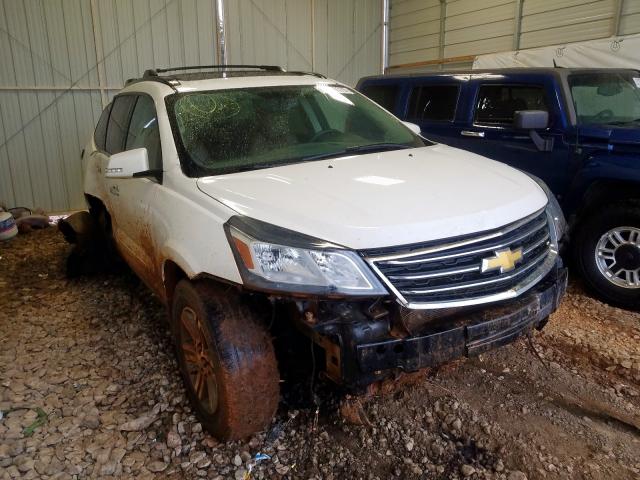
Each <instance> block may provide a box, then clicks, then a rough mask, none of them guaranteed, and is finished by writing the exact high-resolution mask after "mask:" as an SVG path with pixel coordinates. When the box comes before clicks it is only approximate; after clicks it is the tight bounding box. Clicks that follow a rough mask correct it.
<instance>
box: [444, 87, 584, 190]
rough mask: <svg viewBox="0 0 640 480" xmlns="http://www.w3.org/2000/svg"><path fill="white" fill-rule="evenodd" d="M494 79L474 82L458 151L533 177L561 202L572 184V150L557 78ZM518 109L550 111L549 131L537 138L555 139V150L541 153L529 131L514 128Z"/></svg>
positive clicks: (541, 131) (541, 133)
mask: <svg viewBox="0 0 640 480" xmlns="http://www.w3.org/2000/svg"><path fill="white" fill-rule="evenodd" d="M495 77H496V78H486V77H485V78H483V77H480V78H475V79H472V80H471V81H470V82H469V85H468V87H469V88H468V92H467V93H468V101H467V106H468V111H467V121H466V126H465V128H463V129H461V130H460V131H459V142H456V146H460V147H461V148H464V149H466V150H470V151H473V152H475V153H478V154H480V155H484V156H486V157H489V158H492V159H494V160H498V161H500V162H504V163H507V164H509V165H511V166H513V167H516V168H519V169H521V170H524V171H526V172H529V173H532V174H534V175H536V176H538V177H540V178H541V179H543V180H544V181H545V182H546V183H547V185H549V188H551V190H552V191H553V192H554V193H555V194H556V195H557V196H559V197H562V196H563V195H564V194H565V193H566V191H567V189H568V187H569V183H570V176H571V172H570V161H569V158H570V151H569V144H568V142H567V141H568V139H567V138H566V135H565V132H566V131H567V124H566V115H564V106H563V104H562V103H561V99H560V97H559V94H557V93H556V86H555V82H554V79H553V78H550V77H548V76H542V75H529V76H528V77H527V80H526V81H521V80H518V81H517V82H515V81H514V82H511V81H505V79H504V77H502V76H500V75H496V76H495ZM558 91H560V89H559V87H558ZM518 110H546V111H548V112H549V127H548V128H547V129H543V130H540V131H538V133H539V134H540V136H541V137H542V138H544V139H552V140H553V147H552V148H551V150H550V151H540V150H538V148H537V147H536V145H535V144H534V142H533V140H532V139H531V137H530V132H527V131H523V130H517V129H515V128H514V127H513V117H514V113H515V112H516V111H518ZM447 143H449V142H447Z"/></svg>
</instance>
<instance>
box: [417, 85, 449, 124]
mask: <svg viewBox="0 0 640 480" xmlns="http://www.w3.org/2000/svg"><path fill="white" fill-rule="evenodd" d="M459 92H460V87H459V86H458V85H422V86H417V87H414V88H413V90H412V91H411V97H410V98H409V118H411V119H416V120H433V121H437V122H451V121H452V120H453V119H454V118H455V116H456V105H457V104H458V94H459Z"/></svg>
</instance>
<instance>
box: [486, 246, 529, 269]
mask: <svg viewBox="0 0 640 480" xmlns="http://www.w3.org/2000/svg"><path fill="white" fill-rule="evenodd" d="M520 261H522V248H518V249H516V250H511V249H509V248H505V249H504V250H496V252H495V255H494V256H493V257H489V258H483V259H482V267H481V268H480V270H481V271H482V273H485V272H493V271H494V270H498V269H500V273H505V272H510V271H511V270H513V269H514V268H516V264H518V263H519V262H520Z"/></svg>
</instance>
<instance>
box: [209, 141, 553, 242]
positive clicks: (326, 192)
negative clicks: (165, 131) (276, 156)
mask: <svg viewBox="0 0 640 480" xmlns="http://www.w3.org/2000/svg"><path fill="white" fill-rule="evenodd" d="M197 184H198V188H199V189H200V190H201V191H202V192H204V193H205V194H207V195H209V196H211V197H213V198H214V199H216V200H218V201H220V202H222V203H223V204H224V205H226V206H228V207H229V208H231V209H233V210H235V211H236V212H238V213H239V214H241V215H246V216H249V217H252V218H255V219H258V220H262V221H264V222H268V223H271V224H274V225H278V226H280V227H284V228H288V229H290V230H294V231H297V232H300V233H304V234H306V235H311V236H313V237H316V238H319V239H322V240H326V241H329V242H333V243H337V244H339V245H343V246H345V247H349V248H353V249H366V248H377V247H388V246H395V245H405V244H410V243H417V242H424V241H429V240H436V239H445V238H449V237H455V236H458V235H465V234H469V233H475V232H480V231H484V230H489V229H492V228H497V227H501V226H503V225H506V224H508V223H511V222H514V221H516V220H519V219H521V218H523V217H525V216H527V215H530V214H532V213H534V212H536V211H537V210H539V209H541V208H542V207H544V206H545V205H546V203H547V197H546V194H545V193H544V192H543V191H542V189H541V188H540V187H539V186H538V185H537V184H536V183H535V182H534V181H533V180H531V179H530V178H529V177H528V176H527V175H525V174H523V173H521V172H519V171H518V170H515V169H513V168H510V167H508V166H506V165H504V164H501V163H498V162H494V161H492V160H488V159H486V158H484V157H481V156H479V155H475V154H473V153H471V152H467V151H464V150H459V149H456V148H452V147H448V146H445V145H434V146H430V147H424V148H417V149H410V150H397V151H392V152H382V153H372V154H366V155H357V156H346V157H340V158H333V159H330V160H317V161H312V162H306V163H298V164H294V165H286V166H281V167H273V168H267V169H261V170H254V171H250V172H241V173H234V174H229V175H219V176H213V177H204V178H200V179H198V182H197Z"/></svg>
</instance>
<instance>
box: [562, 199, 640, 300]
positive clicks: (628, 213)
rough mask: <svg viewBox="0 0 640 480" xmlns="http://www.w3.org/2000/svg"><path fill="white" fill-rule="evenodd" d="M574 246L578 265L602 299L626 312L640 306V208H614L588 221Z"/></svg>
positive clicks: (609, 208)
mask: <svg viewBox="0 0 640 480" xmlns="http://www.w3.org/2000/svg"><path fill="white" fill-rule="evenodd" d="M575 240H576V245H575V246H574V252H575V258H576V265H577V267H578V269H579V270H580V273H581V274H582V276H583V278H584V280H585V281H586V283H587V284H588V286H589V287H591V289H592V290H594V291H595V292H596V293H597V294H598V295H599V296H600V297H602V298H603V299H604V300H605V301H607V302H609V303H612V304H614V305H619V306H621V307H625V308H633V309H635V308H638V306H640V205H638V204H633V203H622V204H615V205H610V206H608V207H605V208H603V209H601V210H599V211H597V212H596V213H595V214H593V215H591V216H590V217H589V218H588V219H586V220H585V221H584V222H583V223H582V224H581V226H580V227H579V229H578V232H577V235H576V238H575Z"/></svg>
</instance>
